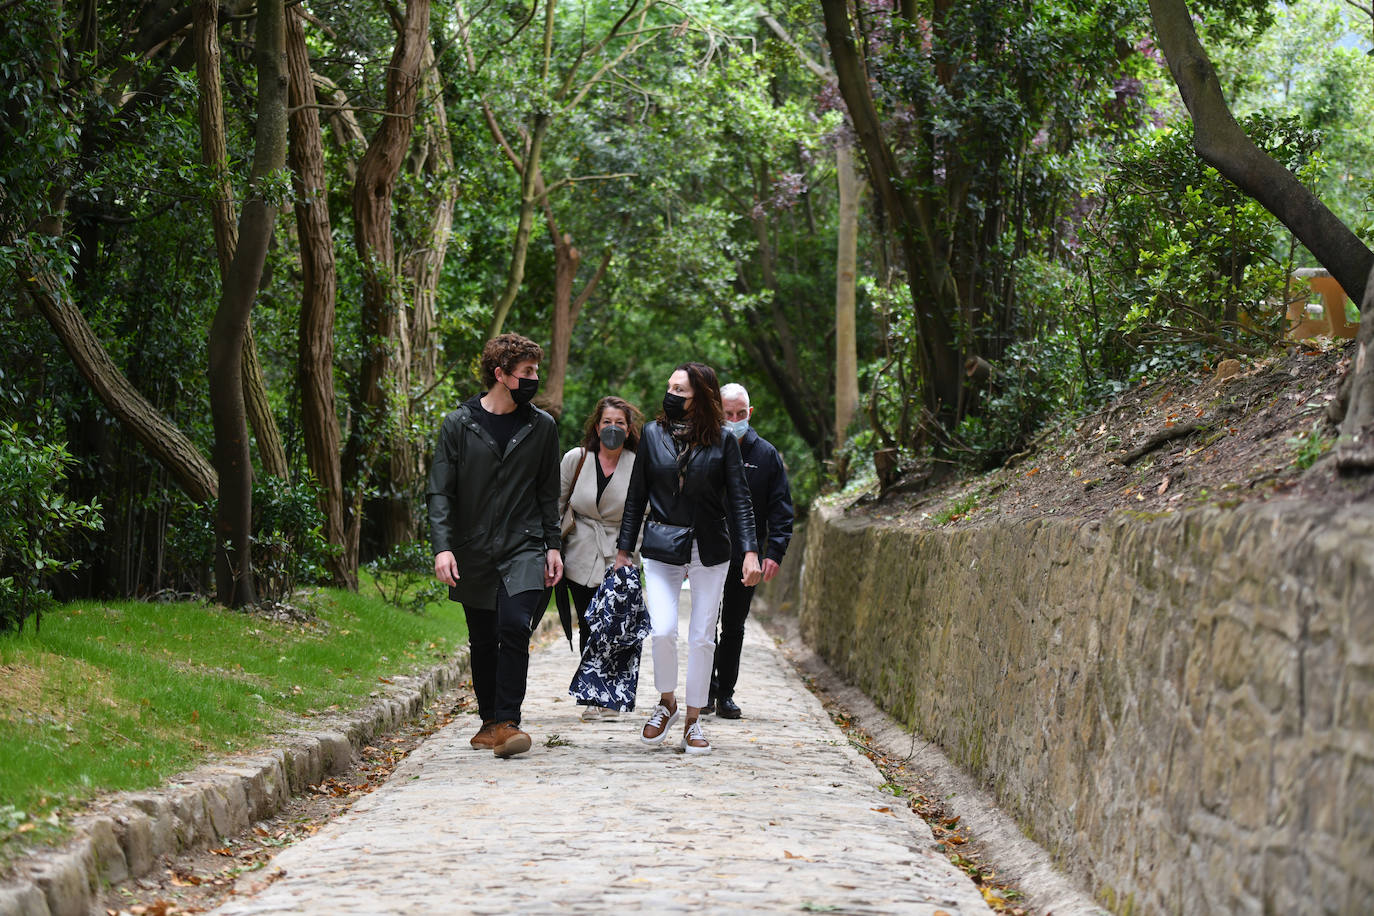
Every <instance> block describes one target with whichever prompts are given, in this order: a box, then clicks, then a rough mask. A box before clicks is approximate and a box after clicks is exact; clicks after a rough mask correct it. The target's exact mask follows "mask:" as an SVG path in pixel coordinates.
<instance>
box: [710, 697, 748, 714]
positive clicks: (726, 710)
mask: <svg viewBox="0 0 1374 916" xmlns="http://www.w3.org/2000/svg"><path fill="white" fill-rule="evenodd" d="M716 715H718V716H720V717H721V718H722V719H738V718H739V717H740V716H741V715H742V713H741V712H740V710H739V706H738V705H737V704H736V703H735V701H734V699H733V698H731V697H721V698H720V699H718V700H716Z"/></svg>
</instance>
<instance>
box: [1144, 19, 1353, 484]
mask: <svg viewBox="0 0 1374 916" xmlns="http://www.w3.org/2000/svg"><path fill="white" fill-rule="evenodd" d="M1150 14H1151V16H1152V17H1153V19H1154V24H1155V34H1156V36H1157V37H1158V40H1159V48H1160V50H1161V51H1163V52H1164V56H1165V58H1166V59H1167V60H1168V62H1169V72H1170V73H1171V74H1173V77H1174V82H1175V83H1177V84H1178V90H1179V94H1180V95H1182V96H1183V103H1184V104H1185V105H1186V106H1187V107H1188V113H1189V114H1190V115H1192V118H1193V136H1194V141H1193V145H1194V148H1195V149H1196V150H1197V153H1198V155H1199V156H1201V157H1202V158H1203V159H1204V160H1205V161H1206V162H1208V163H1210V164H1211V165H1212V166H1213V167H1214V168H1215V169H1216V170H1217V171H1218V172H1220V173H1221V174H1222V175H1224V176H1226V177H1227V178H1228V179H1230V180H1231V181H1232V182H1233V183H1234V184H1235V185H1236V186H1237V187H1238V188H1240V189H1241V190H1242V191H1244V192H1245V193H1246V194H1249V195H1250V196H1251V197H1253V198H1254V199H1255V200H1257V201H1259V203H1260V204H1261V205H1262V206H1263V207H1264V208H1265V209H1266V210H1268V211H1269V212H1270V213H1272V214H1274V216H1275V217H1277V218H1278V219H1279V221H1280V222H1282V223H1283V224H1284V225H1285V226H1287V227H1288V228H1289V230H1291V231H1292V233H1293V234H1294V235H1295V236H1297V238H1298V240H1299V241H1301V242H1302V243H1303V244H1304V245H1306V246H1307V250H1308V251H1310V252H1312V255H1313V256H1314V257H1315V258H1316V259H1317V260H1318V261H1320V262H1321V264H1322V266H1324V267H1325V268H1326V269H1327V270H1328V271H1330V272H1331V276H1333V277H1335V279H1336V281H1337V282H1338V283H1340V284H1341V287H1342V288H1343V289H1344V290H1345V291H1346V293H1347V294H1348V295H1349V296H1350V297H1351V298H1352V299H1353V300H1355V301H1356V302H1359V303H1361V304H1362V309H1361V320H1360V333H1359V337H1358V340H1357V343H1356V347H1357V352H1356V359H1355V364H1354V366H1353V367H1352V369H1351V373H1350V382H1349V384H1348V385H1347V386H1346V389H1345V393H1346V394H1347V396H1348V405H1347V407H1346V411H1345V416H1344V421H1343V423H1342V427H1341V435H1342V438H1343V439H1344V442H1343V444H1342V448H1341V449H1340V450H1339V452H1338V455H1337V462H1338V464H1339V465H1340V466H1341V467H1342V468H1344V469H1350V470H1354V469H1361V470H1368V469H1374V355H1371V354H1369V352H1368V351H1369V347H1370V344H1371V333H1372V332H1371V328H1374V309H1372V308H1371V307H1370V306H1371V302H1374V297H1371V296H1370V295H1369V294H1368V288H1367V287H1368V285H1369V284H1370V283H1371V280H1374V251H1370V249H1369V248H1368V247H1367V246H1366V245H1365V244H1364V243H1363V242H1361V241H1360V239H1359V237H1358V236H1356V235H1355V233H1354V232H1352V231H1351V230H1350V228H1349V227H1348V226H1346V225H1345V223H1343V222H1341V220H1340V219H1339V218H1337V217H1336V215H1335V214H1334V213H1332V212H1331V211H1330V210H1329V209H1328V208H1327V207H1326V205H1325V204H1323V203H1322V202H1321V201H1320V200H1318V199H1317V197H1316V195H1314V194H1313V193H1312V192H1311V191H1310V190H1308V188H1307V187H1306V186H1305V185H1304V184H1303V183H1302V182H1300V181H1299V180H1298V179H1297V177H1296V176H1294V175H1293V173H1292V172H1290V171H1288V170H1287V169H1285V168H1284V167H1283V166H1282V165H1280V164H1279V163H1277V162H1275V161H1274V159H1273V158H1272V157H1271V156H1269V155H1268V154H1267V153H1265V152H1264V151H1263V150H1261V149H1260V148H1259V147H1257V146H1256V145H1255V144H1254V143H1253V142H1252V141H1251V140H1250V138H1249V137H1248V136H1246V134H1245V131H1244V130H1243V129H1242V128H1241V126H1240V125H1239V124H1237V123H1236V119H1235V118H1234V117H1232V115H1231V109H1230V106H1228V105H1227V103H1226V98H1225V96H1224V95H1223V94H1222V91H1221V83H1220V82H1219V81H1218V80H1217V75H1216V70H1215V69H1214V68H1213V67H1212V62H1211V60H1210V58H1208V56H1207V52H1206V50H1204V49H1203V47H1202V42H1201V41H1199V40H1198V37H1197V30H1196V29H1195V28H1194V27H1193V19H1192V16H1191V14H1190V13H1189V11H1188V5H1187V3H1186V2H1185V0H1150Z"/></svg>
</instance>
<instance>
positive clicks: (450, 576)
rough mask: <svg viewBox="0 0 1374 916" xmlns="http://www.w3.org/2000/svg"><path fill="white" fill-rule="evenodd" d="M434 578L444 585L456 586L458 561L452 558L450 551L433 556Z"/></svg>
mask: <svg viewBox="0 0 1374 916" xmlns="http://www.w3.org/2000/svg"><path fill="white" fill-rule="evenodd" d="M434 578H436V579H438V580H439V581H440V582H442V583H444V584H445V585H457V584H458V561H457V560H455V559H454V558H453V551H452V550H445V551H441V552H440V553H436V554H435V555H434Z"/></svg>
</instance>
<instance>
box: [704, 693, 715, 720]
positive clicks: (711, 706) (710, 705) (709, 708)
mask: <svg viewBox="0 0 1374 916" xmlns="http://www.w3.org/2000/svg"><path fill="white" fill-rule="evenodd" d="M715 711H716V698H715V697H711V698H710V699H709V700H707V701H706V705H705V706H703V707H701V714H702V715H703V716H709V715H711V714H712V713H714V712H715Z"/></svg>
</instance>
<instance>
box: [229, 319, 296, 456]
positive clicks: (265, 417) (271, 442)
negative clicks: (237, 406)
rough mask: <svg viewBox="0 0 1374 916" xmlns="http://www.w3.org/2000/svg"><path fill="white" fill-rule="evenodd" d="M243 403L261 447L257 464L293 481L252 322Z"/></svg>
mask: <svg viewBox="0 0 1374 916" xmlns="http://www.w3.org/2000/svg"><path fill="white" fill-rule="evenodd" d="M242 362H243V365H242V366H241V367H240V371H241V372H242V373H243V403H244V407H245V408H246V409H247V412H248V425H249V426H250V427H252V429H253V438H254V439H255V440H256V441H257V445H258V461H259V462H261V463H262V469H263V472H264V473H266V474H269V475H271V476H272V477H278V478H281V479H282V480H289V479H290V478H291V468H290V466H289V465H288V464H287V462H286V447H285V446H284V445H282V441H281V430H280V429H278V428H277V418H276V417H274V416H272V402H271V401H269V400H268V398H267V379H266V378H265V377H264V376H263V374H262V363H261V362H259V361H258V343H257V338H255V337H254V336H253V322H252V319H251V318H250V319H249V322H248V325H247V327H245V328H244V333H243V360H242Z"/></svg>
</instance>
